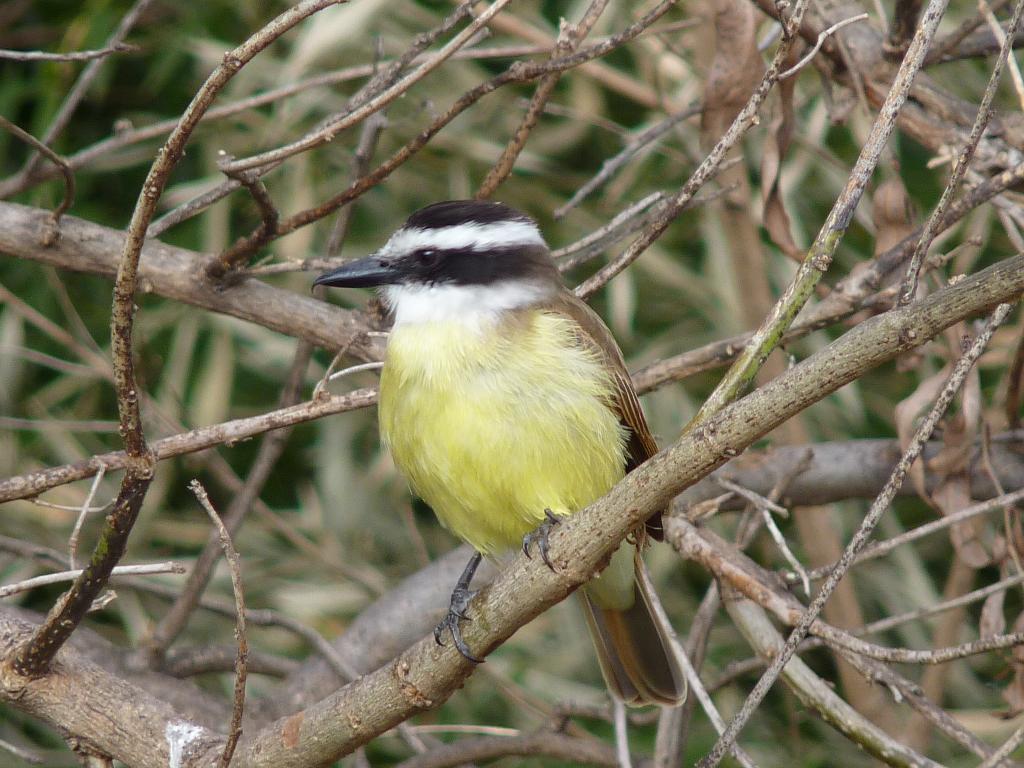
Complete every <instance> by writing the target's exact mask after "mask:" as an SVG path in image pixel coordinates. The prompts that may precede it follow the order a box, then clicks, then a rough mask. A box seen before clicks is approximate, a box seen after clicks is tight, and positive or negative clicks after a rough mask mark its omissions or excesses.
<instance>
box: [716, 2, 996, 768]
mask: <svg viewBox="0 0 1024 768" xmlns="http://www.w3.org/2000/svg"><path fill="white" fill-rule="evenodd" d="M932 10H933V8H932V7H929V12H930V11H932ZM926 23H927V14H926V21H925V22H922V28H924V26H925V24H926ZM919 37H920V30H919V34H918V35H917V36H915V38H914V42H915V43H917V42H918V40H919ZM913 48H914V44H913V43H912V44H911V52H908V53H907V59H910V58H911V57H912V51H913ZM1010 309H1011V305H1010V304H1000V305H999V307H997V308H996V310H995V312H993V313H992V316H991V317H990V318H989V320H988V322H987V323H986V325H985V328H984V330H983V331H982V332H981V334H980V335H979V336H978V338H977V339H976V340H975V342H974V344H973V345H972V346H971V348H970V350H968V352H967V353H966V354H965V355H964V356H963V357H961V358H960V360H958V361H957V364H956V366H954V368H953V372H952V373H951V374H950V377H949V380H948V381H947V383H946V386H945V387H944V388H943V390H942V393H941V394H940V395H939V397H938V399H937V400H936V401H935V405H934V406H933V407H932V409H931V411H930V412H929V414H928V416H927V418H925V420H924V421H922V423H921V425H920V426H919V427H918V429H917V431H916V432H915V434H914V437H913V438H912V439H911V441H910V444H909V445H908V446H907V449H906V451H904V453H903V456H902V457H901V458H900V461H899V463H897V465H896V467H895V468H894V469H893V472H892V474H891V475H890V478H889V482H887V483H886V485H885V488H884V489H883V490H882V492H881V493H880V494H879V495H878V497H877V498H876V499H875V501H874V502H873V503H872V505H871V508H870V509H869V510H868V513H867V515H866V516H865V517H864V520H863V521H862V522H861V525H860V526H859V527H858V529H857V533H856V534H854V537H853V538H852V539H851V540H850V543H849V544H848V545H847V547H846V549H845V550H844V551H843V555H842V557H840V559H839V562H838V563H837V564H836V567H835V568H834V569H833V570H832V571H831V573H829V575H828V578H827V579H826V580H825V583H824V584H822V585H821V588H820V589H819V590H818V594H817V595H816V596H815V598H814V600H813V601H812V602H811V604H810V605H809V606H808V608H807V610H806V611H805V612H804V614H803V616H801V618H800V622H799V623H798V624H797V625H796V627H795V628H794V629H793V631H792V632H791V633H790V635H789V637H788V638H787V640H786V643H785V645H784V646H783V648H782V649H781V651H780V652H779V653H778V654H777V655H776V656H775V658H774V659H773V660H772V663H771V664H770V665H769V667H768V669H767V670H766V671H765V673H764V674H763V675H762V676H761V679H760V680H758V682H757V685H755V686H754V689H753V690H752V691H751V692H750V695H749V696H748V697H747V699H746V701H745V702H744V703H743V706H742V708H741V709H740V711H739V712H738V713H737V714H736V716H735V717H734V718H733V720H732V722H730V723H729V728H728V729H727V731H726V733H725V734H724V735H723V736H722V737H721V738H720V739H719V740H718V742H717V743H716V744H715V746H714V748H712V750H711V752H710V753H709V754H708V755H707V756H706V757H704V758H703V759H702V760H701V761H700V763H698V766H699V768H712V767H713V766H716V765H718V763H719V762H721V760H722V758H723V757H724V755H725V754H726V752H727V751H728V748H729V746H730V745H731V744H732V743H733V742H734V741H735V740H736V736H737V735H739V732H740V730H741V729H742V728H743V726H744V725H745V724H746V722H747V720H748V719H749V718H750V715H751V714H753V712H754V710H755V709H756V708H757V706H758V705H759V704H760V703H761V701H762V699H764V696H765V694H766V693H767V692H768V689H769V688H771V686H772V684H773V683H774V682H775V680H776V679H778V676H779V673H780V672H782V668H783V667H784V666H785V665H786V663H787V662H788V661H789V660H790V659H791V658H792V657H793V654H794V652H795V651H796V648H797V645H799V643H800V641H801V640H803V639H804V637H806V635H807V632H808V630H809V629H810V627H811V624H812V623H813V622H814V621H815V620H816V619H817V617H818V614H819V613H820V612H821V609H822V608H823V607H824V605H825V602H826V601H827V600H828V598H829V596H831V594H832V592H833V591H834V590H835V588H836V586H837V585H838V584H839V581H840V580H841V579H842V577H843V576H844V575H845V574H846V572H847V571H848V570H849V569H850V566H851V565H852V564H853V561H854V558H855V557H856V556H857V553H858V552H859V551H860V550H861V549H862V548H863V546H864V544H865V543H866V542H867V540H868V538H869V537H870V536H871V533H872V531H873V530H874V528H875V526H876V525H877V524H878V521H879V520H880V519H881V517H882V514H883V513H884V512H885V510H886V509H888V507H889V504H890V503H891V502H892V499H893V497H894V496H895V495H896V491H897V489H898V488H899V487H900V486H901V485H902V484H903V480H904V479H905V477H906V475H907V471H908V470H909V468H910V465H911V464H912V463H913V462H914V461H915V460H916V459H917V457H918V456H919V455H920V453H921V450H922V449H923V448H924V444H925V443H926V442H927V440H928V438H929V437H931V433H932V431H933V430H934V429H935V425H936V424H937V423H938V421H939V418H941V416H942V414H943V413H945V411H946V408H947V407H948V406H949V404H950V402H951V401H952V400H953V397H954V396H955V395H956V393H957V392H958V391H959V389H960V387H961V385H962V384H963V382H964V380H965V379H966V377H967V374H968V373H969V372H970V371H971V369H972V368H973V367H974V363H975V362H976V361H977V359H978V357H980V356H981V353H982V352H983V351H984V349H985V347H986V346H987V344H988V342H989V340H990V339H991V338H992V334H993V333H995V330H996V328H997V327H998V326H999V324H1000V323H1001V322H1002V321H1003V320H1004V319H1006V316H1007V315H1008V314H1009V312H1010Z"/></svg>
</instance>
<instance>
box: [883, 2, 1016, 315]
mask: <svg viewBox="0 0 1024 768" xmlns="http://www.w3.org/2000/svg"><path fill="white" fill-rule="evenodd" d="M1022 14H1024V2H1018V3H1017V6H1016V7H1015V8H1014V11H1013V18H1012V19H1011V21H1010V37H1009V39H1010V40H1012V39H1013V36H1014V34H1016V32H1017V28H1018V27H1019V26H1020V21H1021V15H1022ZM1009 54H1010V45H1009V43H1008V42H1006V40H1004V41H1003V45H1002V48H1000V50H999V56H998V57H997V58H996V63H995V64H994V65H993V66H992V73H991V75H989V79H988V85H986V86H985V92H984V93H983V94H982V96H981V103H980V104H979V105H978V113H977V115H975V118H974V125H973V127H972V128H971V133H970V136H968V137H967V141H966V143H965V144H964V148H963V149H962V150H961V151H960V154H959V155H957V158H956V163H955V164H954V165H953V170H952V172H951V173H950V175H949V181H947V182H946V187H945V189H943V190H942V197H941V198H939V202H938V203H937V204H936V206H935V208H934V210H932V214H931V216H929V217H928V221H927V222H926V223H925V225H924V231H923V232H922V233H921V237H920V239H919V240H918V241H917V245H916V246H915V248H914V253H913V255H911V257H910V265H909V266H908V267H907V274H906V276H905V277H904V278H903V283H902V284H901V286H900V304H907V303H909V302H910V301H911V300H913V298H914V296H915V294H916V293H917V280H918V275H919V273H920V271H921V264H922V263H923V262H924V257H925V254H926V253H928V248H929V247H931V244H932V239H933V238H934V236H935V232H936V229H937V223H938V221H939V220H940V219H941V218H942V217H943V215H944V214H945V212H946V209H947V208H948V207H949V204H950V202H951V201H952V199H953V194H954V192H955V191H956V188H957V187H958V186H960V181H961V180H962V179H963V177H964V174H966V173H967V168H968V166H970V164H971V159H972V158H973V157H974V151H975V149H977V147H978V142H979V141H981V136H982V134H983V133H984V132H985V128H987V127H988V124H989V121H991V119H992V115H993V113H994V110H993V108H992V99H993V98H994V97H995V93H996V88H997V87H998V86H999V80H1000V78H1001V77H1002V75H1003V66H1004V65H1005V64H1006V60H1007V58H1008V57H1009Z"/></svg>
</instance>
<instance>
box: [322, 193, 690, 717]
mask: <svg viewBox="0 0 1024 768" xmlns="http://www.w3.org/2000/svg"><path fill="white" fill-rule="evenodd" d="M314 285H324V286H328V287H349V288H359V287H375V288H377V289H378V291H379V293H380V295H381V298H382V300H383V302H384V304H385V305H386V307H387V308H388V309H389V310H390V313H391V314H392V315H393V325H392V327H391V331H390V334H389V336H388V342H387V350H386V353H385V359H384V366H383V368H382V370H381V375H380V398H379V403H378V421H379V426H380V432H381V436H382V441H383V443H384V444H385V445H386V447H387V448H388V450H389V451H390V453H391V456H392V458H393V459H394V462H395V465H396V467H397V468H398V469H399V471H400V472H401V473H402V474H403V475H404V476H405V478H406V479H407V480H408V482H409V485H410V486H411V490H412V491H413V492H414V493H415V494H416V495H417V496H419V497H420V498H421V499H422V500H423V501H424V502H426V504H427V505H428V506H430V507H431V509H433V511H434V513H435V514H436V516H437V517H438V519H439V520H440V522H441V523H442V524H443V525H444V526H445V527H446V528H448V529H449V530H450V531H451V532H452V533H453V534H454V535H455V536H457V537H458V538H460V539H462V540H464V541H466V542H468V543H469V544H470V545H471V546H472V547H473V548H474V550H475V554H474V555H473V558H472V559H471V560H470V561H469V563H468V564H467V566H466V569H465V571H464V572H463V573H462V576H461V577H460V578H459V580H458V583H457V584H456V587H455V590H454V591H453V593H452V598H451V606H450V609H449V611H448V614H447V615H446V616H445V618H444V619H443V620H442V621H441V623H440V624H438V626H437V629H436V630H435V632H434V636H435V638H436V639H437V642H438V643H439V644H443V636H444V634H443V633H445V632H446V631H447V632H450V633H451V637H452V639H453V642H454V644H455V645H456V647H457V648H458V650H459V651H460V652H461V653H462V654H463V656H465V657H466V658H468V659H470V660H472V661H477V662H478V661H480V659H478V658H476V657H475V656H474V655H473V653H472V651H471V650H470V648H469V647H468V645H467V644H466V643H465V641H464V640H463V638H462V633H461V630H460V621H461V620H464V619H466V618H467V613H466V612H467V608H468V605H469V602H470V599H471V598H472V596H473V595H474V594H475V593H474V592H473V591H472V590H471V589H470V584H471V580H472V578H473V574H474V572H475V571H476V568H477V566H478V565H479V563H480V561H481V557H482V556H487V557H489V558H500V557H502V556H503V555H504V554H505V553H507V552H510V551H513V550H514V549H515V548H516V547H517V546H522V548H523V549H524V551H525V552H526V554H527V555H530V548H531V546H533V547H535V548H536V549H537V550H538V551H539V554H540V555H541V557H542V558H543V560H544V562H545V563H547V564H548V566H549V567H551V568H554V566H553V565H552V563H551V561H550V560H549V558H548V546H547V541H548V534H549V532H550V531H551V529H552V528H553V526H555V525H557V524H558V522H559V521H560V520H561V519H562V518H563V517H565V516H567V515H571V514H573V513H575V512H578V511H579V510H581V509H583V508H584V507H586V506H587V505H589V504H590V503H591V502H593V501H595V500H597V499H598V498H600V497H601V496H603V495H604V494H605V493H606V492H607V491H608V490H610V489H611V487H612V486H613V485H615V484H616V483H617V482H618V481H619V480H621V479H622V478H623V477H624V476H625V474H626V473H627V472H629V471H630V470H632V469H634V468H635V467H637V466H638V465H640V464H641V463H643V462H644V461H645V460H647V459H648V458H650V457H651V456H653V455H654V454H655V453H656V452H657V450H658V448H657V444H656V443H655V441H654V438H653V436H652V435H651V431H650V429H649V427H648V425H647V422H646V420H645V417H644V413H643V410H642V409H641V406H640V402H639V399H638V398H637V394H636V392H635V390H634V389H633V386H632V383H631V380H630V377H629V373H628V371H627V370H626V366H625V363H624V362H623V357H622V352H621V351H620V349H619V347H618V345H617V344H616V342H615V339H614V337H613V336H612V334H611V332H610V331H609V329H608V328H607V326H606V325H605V324H604V322H603V321H602V320H601V318H600V317H599V316H598V315H597V313H596V312H594V311H593V310H592V309H591V308H590V307H589V306H587V304H585V303H584V302H583V301H581V300H580V299H578V298H577V297H576V296H575V295H574V294H573V293H572V292H571V291H570V290H569V289H568V288H567V287H566V285H565V283H564V282H563V280H562V278H561V275H560V273H559V271H558V269H557V266H556V264H555V262H554V259H553V258H552V256H551V252H550V250H549V248H548V245H547V243H546V242H545V240H544V237H543V236H542V234H541V232H540V229H539V227H538V225H537V223H536V222H535V221H534V220H533V219H532V218H530V217H529V216H528V215H526V214H525V213H522V212H520V211H518V210H516V209H515V208H512V207H511V206H508V205H505V204H503V203H499V202H492V201H481V200H450V201H445V202H439V203H434V204H432V205H428V206H426V207H425V208H421V209H420V210H418V211H416V212H415V213H413V214H412V215H411V216H409V217H408V219H407V220H406V222H405V223H404V224H403V225H402V226H401V227H400V228H399V229H397V230H396V231H395V232H394V233H393V234H392V235H391V236H390V238H389V239H388V240H387V241H386V243H385V244H384V245H383V246H382V247H381V248H380V249H379V250H377V251H376V252H374V253H372V254H371V255H369V256H366V257H364V258H361V259H357V260H355V261H350V262H348V263H346V264H343V265H342V266H340V267H338V268H337V269H334V270H332V271H329V272H326V273H324V274H322V275H320V276H319V277H317V278H316V280H315V281H314ZM652 537H653V538H662V534H661V524H660V513H659V514H658V515H655V516H654V517H653V518H651V520H650V521H649V522H648V523H647V525H646V526H645V527H641V528H639V529H638V530H637V531H635V532H633V533H632V534H631V535H630V536H629V537H627V539H626V541H625V542H623V543H622V544H621V545H620V546H619V548H618V549H617V550H616V551H615V552H614V553H613V554H612V556H611V558H610V561H609V564H608V566H607V567H606V568H605V569H604V570H603V571H602V572H601V573H600V574H599V575H598V576H597V577H596V578H594V579H593V580H591V581H589V582H588V583H587V584H586V585H584V587H583V588H582V589H581V590H579V591H578V594H580V595H581V602H582V605H583V609H584V614H585V616H586V621H587V626H588V628H589V630H590V634H591V636H592V638H593V640H594V646H595V648H596V651H597V658H598V662H599V665H600V668H601V672H602V675H603V677H604V679H605V682H606V684H607V686H608V689H609V691H610V692H611V693H612V695H614V696H615V697H616V698H618V699H619V700H621V701H622V702H624V703H626V704H629V705H633V706H642V705H648V704H657V705H662V706H675V705H678V704H679V703H681V702H682V701H683V700H684V699H685V696H686V681H685V677H684V676H683V674H682V673H681V671H680V667H679V663H678V661H677V658H676V656H675V653H674V650H673V645H672V640H671V639H670V638H671V629H670V627H668V626H667V624H666V622H665V620H664V619H663V618H661V617H662V616H663V614H662V613H659V612H658V611H655V610H654V608H653V605H654V602H653V601H655V600H656V597H655V596H654V595H653V594H652V592H651V588H650V586H649V579H642V578H640V573H641V569H642V568H643V564H642V562H641V560H640V550H641V549H642V548H643V546H644V544H645V543H646V541H647V540H648V539H649V538H652Z"/></svg>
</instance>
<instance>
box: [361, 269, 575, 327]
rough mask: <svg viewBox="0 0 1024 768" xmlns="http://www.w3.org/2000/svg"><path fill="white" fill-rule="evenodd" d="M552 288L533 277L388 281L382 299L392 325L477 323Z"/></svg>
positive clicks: (526, 303) (539, 298) (548, 293)
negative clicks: (454, 282)
mask: <svg viewBox="0 0 1024 768" xmlns="http://www.w3.org/2000/svg"><path fill="white" fill-rule="evenodd" d="M555 290H556V288H555V287H554V286H551V285H546V284H544V283H543V282H539V281H534V280H511V279H510V280H499V281H497V282H494V283H490V284H489V285H451V284H447V285H446V284H443V283H442V284H439V285H388V286H384V287H383V288H382V291H381V292H382V293H383V296H384V301H385V302H386V303H387V305H388V306H389V307H391V309H392V310H393V311H394V313H395V326H400V325H417V324H423V323H446V322H447V323H451V322H455V323H459V324H461V325H467V326H472V327H479V326H482V325H485V324H487V323H488V322H493V321H494V320H497V319H498V317H499V316H500V315H501V313H502V312H506V311H508V310H512V309H521V308H523V307H528V306H530V305H531V304H536V303H537V302H539V301H542V300H544V299H546V298H549V297H550V296H551V295H552V294H553V293H554V292H555Z"/></svg>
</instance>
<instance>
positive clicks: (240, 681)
mask: <svg viewBox="0 0 1024 768" xmlns="http://www.w3.org/2000/svg"><path fill="white" fill-rule="evenodd" d="M188 485H189V488H190V489H191V490H192V493H194V494H195V496H196V498H197V499H198V500H199V503H200V504H201V505H202V507H203V509H204V510H206V514H207V516H209V518H210V522H211V523H213V525H214V526H215V527H216V528H217V534H218V536H219V537H220V546H221V548H222V549H223V550H224V559H225V560H226V561H227V564H228V571H229V572H230V574H231V591H232V592H233V593H234V595H235V611H236V622H235V640H236V641H237V642H238V652H237V655H236V657H235V692H234V696H233V698H232V702H231V723H230V725H229V726H228V735H227V739H226V740H225V742H224V752H223V753H222V754H221V757H220V764H221V768H228V766H229V765H230V764H231V756H232V755H233V754H234V752H235V746H236V745H237V744H238V739H239V737H241V735H242V711H243V709H244V708H245V679H246V677H247V676H248V674H249V669H248V658H249V642H248V640H247V639H246V635H245V593H244V592H243V590H242V565H241V562H240V561H239V557H238V552H237V551H236V550H235V545H234V544H232V542H231V534H230V533H228V529H227V528H225V527H224V522H223V521H222V520H221V519H220V515H218V514H217V510H215V509H214V508H213V504H212V503H210V497H209V496H208V495H207V493H206V489H205V488H203V486H202V484H201V483H200V482H199V481H198V480H193V481H192V482H190V483H189V484H188Z"/></svg>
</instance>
